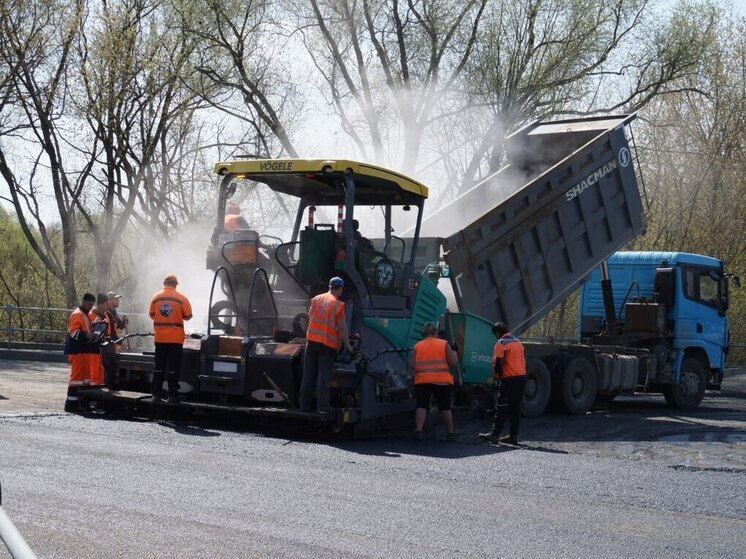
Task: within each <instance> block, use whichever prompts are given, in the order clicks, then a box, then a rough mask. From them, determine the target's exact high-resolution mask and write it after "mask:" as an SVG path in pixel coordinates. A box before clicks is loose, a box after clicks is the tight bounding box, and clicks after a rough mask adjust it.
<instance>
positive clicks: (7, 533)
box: [0, 486, 36, 559]
mask: <svg viewBox="0 0 746 559" xmlns="http://www.w3.org/2000/svg"><path fill="white" fill-rule="evenodd" d="M2 504H3V489H2V486H0V539H2V540H3V543H4V544H5V547H7V548H8V551H9V552H10V555H11V556H12V557H13V559H36V554H35V553H34V552H33V551H32V550H31V547H30V546H29V544H28V543H26V540H24V539H23V536H22V535H21V533H20V532H19V531H18V528H16V527H15V524H13V521H12V520H11V519H10V517H9V516H8V515H7V514H6V513H5V511H4V510H3V507H2Z"/></svg>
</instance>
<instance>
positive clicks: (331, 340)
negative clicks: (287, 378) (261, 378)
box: [300, 277, 352, 414]
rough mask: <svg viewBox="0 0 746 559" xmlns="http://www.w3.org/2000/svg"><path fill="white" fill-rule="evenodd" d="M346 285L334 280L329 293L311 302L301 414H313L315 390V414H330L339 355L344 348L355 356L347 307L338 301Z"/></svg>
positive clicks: (330, 281)
mask: <svg viewBox="0 0 746 559" xmlns="http://www.w3.org/2000/svg"><path fill="white" fill-rule="evenodd" d="M344 285H345V284H344V280H343V279H342V278H340V277H333V278H332V279H330V280H329V291H328V292H326V293H322V294H321V295H317V296H316V297H314V298H313V299H311V307H310V308H309V309H308V329H307V331H306V340H307V343H306V353H305V356H304V359H303V380H302V381H301V385H300V409H301V411H311V400H312V399H313V391H314V388H315V389H316V411H317V412H318V413H321V414H326V413H329V412H330V411H331V406H330V403H329V397H330V395H329V384H330V382H331V373H332V367H333V366H334V361H335V360H336V358H337V352H338V351H339V349H340V348H341V347H342V346H344V347H345V349H347V351H348V352H350V353H352V347H351V346H350V336H349V333H348V331H347V318H346V315H345V304H344V303H343V302H342V301H340V300H339V298H340V297H341V296H342V290H343V289H344Z"/></svg>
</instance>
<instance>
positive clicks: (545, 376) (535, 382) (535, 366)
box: [521, 357, 552, 417]
mask: <svg viewBox="0 0 746 559" xmlns="http://www.w3.org/2000/svg"><path fill="white" fill-rule="evenodd" d="M551 392H552V381H551V380H550V378H549V369H547V366H546V365H545V364H544V362H543V361H542V360H541V359H538V358H535V357H534V358H532V359H529V360H528V361H527V362H526V388H525V389H524V390H523V401H522V402H521V415H523V417H536V416H537V415H540V414H542V413H544V410H545V409H546V407H547V403H549V396H550V394H551Z"/></svg>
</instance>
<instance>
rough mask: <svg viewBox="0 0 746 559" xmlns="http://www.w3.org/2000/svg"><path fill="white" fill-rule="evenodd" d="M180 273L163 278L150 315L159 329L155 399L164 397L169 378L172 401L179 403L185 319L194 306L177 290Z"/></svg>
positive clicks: (156, 348) (151, 304)
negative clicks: (165, 385) (161, 287)
mask: <svg viewBox="0 0 746 559" xmlns="http://www.w3.org/2000/svg"><path fill="white" fill-rule="evenodd" d="M178 284H179V282H178V280H177V279H176V276H174V275H168V276H166V277H165V278H164V279H163V289H162V290H160V291H159V292H158V293H156V294H155V295H153V298H152V299H151V300H150V311H149V313H150V318H152V319H153V331H154V332H155V368H154V370H153V383H152V394H153V401H155V402H160V401H161V400H162V398H163V378H164V375H165V376H166V378H167V379H168V401H169V402H170V403H176V402H178V392H179V375H180V373H181V354H182V352H183V347H184V338H185V334H184V321H185V320H189V319H191V318H192V305H191V304H190V303H189V300H188V299H187V298H186V297H184V295H182V294H181V293H179V292H178V291H176V286H177V285H178Z"/></svg>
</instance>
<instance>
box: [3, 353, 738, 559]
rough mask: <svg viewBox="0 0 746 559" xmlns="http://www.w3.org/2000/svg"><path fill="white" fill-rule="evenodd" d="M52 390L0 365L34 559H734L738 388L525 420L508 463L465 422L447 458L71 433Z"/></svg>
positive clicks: (14, 479) (418, 446)
mask: <svg viewBox="0 0 746 559" xmlns="http://www.w3.org/2000/svg"><path fill="white" fill-rule="evenodd" d="M66 374H67V373H66V368H65V367H62V366H59V365H50V364H44V363H30V362H14V361H0V480H1V481H2V505H3V509H4V510H5V512H7V513H8V515H9V516H10V517H11V518H12V519H13V521H14V522H15V524H16V526H17V527H18V529H19V530H20V531H21V533H22V534H23V535H24V537H25V538H26V540H27V541H28V543H29V544H30V546H31V547H32V548H33V550H34V551H35V552H36V554H37V555H38V556H39V557H59V558H83V557H91V558H94V557H95V558H120V557H121V558H125V557H127V558H130V557H138V558H140V557H142V558H146V557H180V558H190V557H204V558H216V557H226V558H239V557H240V558H243V557H262V558H264V557H292V558H295V557H314V558H317V557H318V558H322V557H344V558H347V557H349V558H354V557H405V558H408V559H411V558H419V557H428V558H432V557H467V558H470V557H490V558H494V557H634V558H641V557H697V558H698V559H699V558H702V557H718V558H721V557H740V558H743V557H746V496H745V494H744V489H745V488H746V451H745V450H746V372H740V373H737V374H731V375H729V377H728V378H726V381H725V384H724V386H725V389H724V390H723V391H722V392H721V393H719V394H718V393H708V395H707V396H706V399H705V401H704V402H703V404H702V406H701V407H700V408H699V409H698V410H695V411H692V412H686V413H681V412H674V411H672V410H669V409H667V408H665V406H664V405H663V400H662V397H660V396H653V395H651V396H641V397H635V398H618V399H617V400H615V401H614V402H613V403H611V404H609V405H607V406H605V407H599V408H597V409H594V410H593V411H592V412H591V413H589V414H586V415H585V416H582V417H569V416H562V415H544V416H542V417H539V418H535V419H531V420H525V422H524V425H523V428H522V432H521V435H522V440H523V443H524V444H523V446H521V447H518V448H514V447H508V446H494V445H488V444H482V443H481V442H480V441H479V439H478V438H477V437H476V433H477V432H479V431H480V430H486V429H488V427H489V420H488V419H484V420H476V419H470V418H468V417H458V418H457V421H458V424H457V428H458V430H459V441H458V442H455V443H448V442H446V441H445V440H443V439H444V435H443V432H442V426H436V428H435V430H434V431H433V432H432V433H431V434H430V436H429V438H428V439H426V440H425V441H422V442H417V441H414V440H411V439H410V438H408V437H405V436H403V435H402V436H386V437H378V438H372V439H367V440H339V439H332V438H324V439H319V438H315V439H312V438H291V439H289V438H286V437H284V436H282V435H280V434H277V433H274V434H273V433H271V432H270V433H268V432H251V431H249V432H247V431H245V430H236V429H231V427H230V425H228V424H225V423H219V422H218V423H216V422H215V421H202V422H200V423H182V422H173V421H168V420H159V421H145V420H114V419H107V418H103V417H81V416H73V415H68V414H65V413H61V412H60V410H61V408H62V403H63V400H64V394H65V387H66ZM0 547H2V546H0ZM8 556H9V554H8V553H7V552H6V551H5V550H4V549H2V550H0V557H8Z"/></svg>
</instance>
